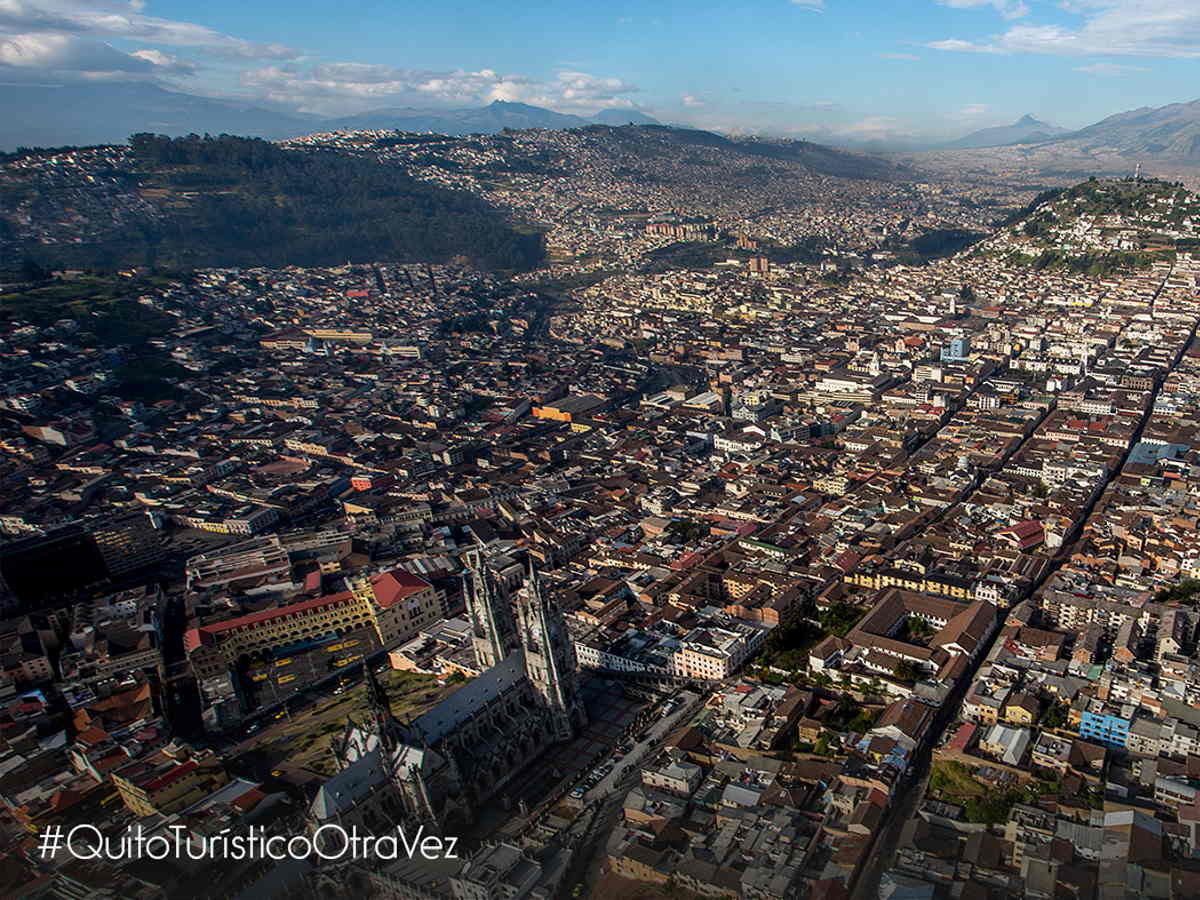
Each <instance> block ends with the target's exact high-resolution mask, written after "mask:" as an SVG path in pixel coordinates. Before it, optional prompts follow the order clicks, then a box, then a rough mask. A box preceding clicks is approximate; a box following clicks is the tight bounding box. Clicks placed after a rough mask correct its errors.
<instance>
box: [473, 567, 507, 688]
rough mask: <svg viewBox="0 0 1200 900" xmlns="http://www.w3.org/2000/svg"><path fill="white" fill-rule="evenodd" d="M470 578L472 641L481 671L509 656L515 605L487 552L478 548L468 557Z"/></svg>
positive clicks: (476, 660) (476, 661) (476, 662)
mask: <svg viewBox="0 0 1200 900" xmlns="http://www.w3.org/2000/svg"><path fill="white" fill-rule="evenodd" d="M467 563H468V570H469V572H470V581H469V582H468V588H469V591H468V605H469V606H470V612H471V643H472V645H473V646H474V648H475V664H476V665H478V666H479V668H480V669H481V670H484V671H486V670H487V669H490V668H492V666H494V665H496V664H497V663H499V662H500V660H502V659H504V657H506V656H507V655H508V650H509V647H510V646H511V645H512V639H513V632H514V631H516V628H515V626H514V623H513V616H512V604H511V603H510V602H509V600H508V596H507V594H505V592H504V589H503V588H502V587H501V586H500V585H499V584H498V583H497V581H496V576H495V575H493V574H492V570H491V569H490V568H488V565H487V563H486V562H484V559H483V553H482V552H481V551H478V550H476V551H475V552H474V553H471V554H470V555H469V556H468V558H467Z"/></svg>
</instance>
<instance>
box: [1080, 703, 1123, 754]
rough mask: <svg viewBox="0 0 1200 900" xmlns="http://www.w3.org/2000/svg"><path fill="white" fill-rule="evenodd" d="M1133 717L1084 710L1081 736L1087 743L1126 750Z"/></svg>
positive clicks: (1081, 719)
mask: <svg viewBox="0 0 1200 900" xmlns="http://www.w3.org/2000/svg"><path fill="white" fill-rule="evenodd" d="M1132 717H1133V716H1132V714H1131V715H1129V716H1125V715H1116V714H1114V713H1110V712H1092V711H1091V710H1084V711H1083V714H1082V716H1081V717H1080V720H1079V736H1080V737H1081V738H1083V739H1084V740H1085V741H1092V742H1094V743H1097V744H1103V745H1104V746H1106V747H1119V748H1121V749H1124V748H1125V746H1126V744H1127V743H1128V742H1129V725H1130V719H1131V718H1132Z"/></svg>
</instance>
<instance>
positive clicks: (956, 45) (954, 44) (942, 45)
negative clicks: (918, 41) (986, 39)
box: [925, 38, 1005, 53]
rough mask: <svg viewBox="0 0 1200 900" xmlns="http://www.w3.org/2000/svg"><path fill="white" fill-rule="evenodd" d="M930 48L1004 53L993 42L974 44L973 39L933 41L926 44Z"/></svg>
mask: <svg viewBox="0 0 1200 900" xmlns="http://www.w3.org/2000/svg"><path fill="white" fill-rule="evenodd" d="M925 46H926V47H928V48H929V49H931V50H947V51H950V52H952V53H1004V52H1005V51H1004V50H1002V49H1000V48H999V47H997V46H995V45H994V44H976V43H975V42H974V41H963V40H959V39H958V38H950V39H948V40H945V41H933V42H932V43H929V44H926V45H925Z"/></svg>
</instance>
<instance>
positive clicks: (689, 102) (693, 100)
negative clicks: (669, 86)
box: [679, 94, 704, 107]
mask: <svg viewBox="0 0 1200 900" xmlns="http://www.w3.org/2000/svg"><path fill="white" fill-rule="evenodd" d="M679 99H680V102H681V103H682V104H683V105H684V106H693V107H694V106H703V105H704V101H703V100H702V99H701V98H699V97H697V96H696V95H695V94H684V95H683V96H682V97H680V98H679Z"/></svg>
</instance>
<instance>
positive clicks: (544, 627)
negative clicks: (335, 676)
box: [309, 553, 587, 832]
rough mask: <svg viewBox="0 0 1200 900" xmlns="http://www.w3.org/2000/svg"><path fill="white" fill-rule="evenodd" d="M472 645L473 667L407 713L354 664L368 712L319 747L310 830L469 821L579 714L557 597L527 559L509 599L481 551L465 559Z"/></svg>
mask: <svg viewBox="0 0 1200 900" xmlns="http://www.w3.org/2000/svg"><path fill="white" fill-rule="evenodd" d="M467 587H468V592H467V593H468V605H469V610H470V618H471V628H472V643H473V646H474V650H475V656H476V660H477V662H478V665H479V668H480V669H481V670H483V671H482V674H481V675H480V676H479V677H477V678H474V679H472V680H471V681H469V682H468V683H467V684H466V685H464V686H463V687H461V688H459V689H458V690H457V691H455V692H454V693H453V694H451V695H450V696H449V697H447V698H446V699H445V700H443V701H442V702H440V703H439V704H438V705H437V706H435V707H433V708H432V709H430V710H428V711H426V712H425V713H423V714H421V715H420V716H418V717H417V718H415V719H413V720H412V721H411V722H400V721H398V720H397V719H395V718H394V717H393V716H392V715H391V712H390V709H389V706H388V702H387V698H386V696H385V695H384V693H383V690H382V688H381V687H380V685H379V684H378V682H377V681H376V680H375V677H374V674H373V673H372V672H371V671H370V670H369V668H365V669H364V677H365V680H366V688H367V694H368V699H369V704H370V716H369V719H368V721H365V722H361V723H358V722H349V723H347V726H346V728H345V730H344V731H343V733H342V735H341V736H340V737H339V738H337V739H335V740H334V742H333V745H332V747H331V749H332V752H333V754H334V757H335V759H336V761H337V765H338V768H339V771H338V772H337V773H336V774H335V775H333V776H332V777H331V778H330V779H329V780H328V781H326V783H325V784H324V785H323V786H322V787H321V789H320V790H319V791H318V793H317V796H316V797H315V798H314V799H313V801H312V804H311V806H310V808H309V819H310V822H311V824H312V826H313V827H314V828H316V827H319V826H320V825H322V824H324V823H326V822H330V821H337V822H339V823H340V824H342V825H343V826H346V827H349V826H350V825H360V826H364V827H379V826H386V825H388V824H402V823H408V824H411V825H413V826H414V827H415V826H417V825H425V826H426V830H427V832H428V831H438V832H445V831H447V830H448V826H450V827H452V823H454V822H456V821H457V822H470V821H472V820H473V819H474V814H475V811H476V810H477V809H478V808H479V807H481V806H482V805H483V804H485V803H487V802H488V801H489V800H491V799H492V798H494V797H497V796H498V795H500V794H501V793H502V791H503V789H504V787H505V785H506V784H508V782H509V781H511V780H512V778H513V777H514V776H515V775H516V774H517V773H519V772H520V771H521V770H522V769H523V768H525V767H526V766H527V765H529V764H530V763H531V762H532V761H533V760H535V759H536V758H537V757H538V756H540V755H541V754H542V752H543V751H545V750H546V749H547V748H548V747H550V746H551V745H552V744H554V743H556V742H559V741H567V740H570V739H571V738H572V737H574V736H575V735H576V734H578V732H579V730H580V729H581V728H583V726H584V725H586V724H587V713H586V711H585V709H584V706H583V702H582V700H581V699H580V694H579V682H578V674H577V672H576V668H577V667H576V659H575V649H574V645H573V643H572V641H571V638H570V635H569V633H568V632H567V626H566V622H565V621H564V619H563V615H562V612H561V611H560V610H559V608H558V606H557V604H556V603H555V602H554V601H553V600H552V599H551V598H550V597H548V596H547V594H546V590H545V588H544V586H543V584H542V581H541V578H540V576H539V575H538V573H537V571H536V570H535V569H533V567H532V566H531V567H530V570H529V574H528V576H527V578H526V581H525V584H524V586H523V587H522V589H521V590H520V591H518V592H517V596H516V597H515V598H510V597H509V596H508V595H507V593H506V592H505V591H504V590H503V588H502V587H501V586H500V585H499V584H498V582H497V581H496V579H495V576H494V575H493V573H492V572H491V571H490V569H489V568H488V567H487V564H486V563H485V562H484V560H483V558H482V554H480V553H475V554H474V555H473V557H472V558H471V560H470V567H469V580H468V583H467Z"/></svg>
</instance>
